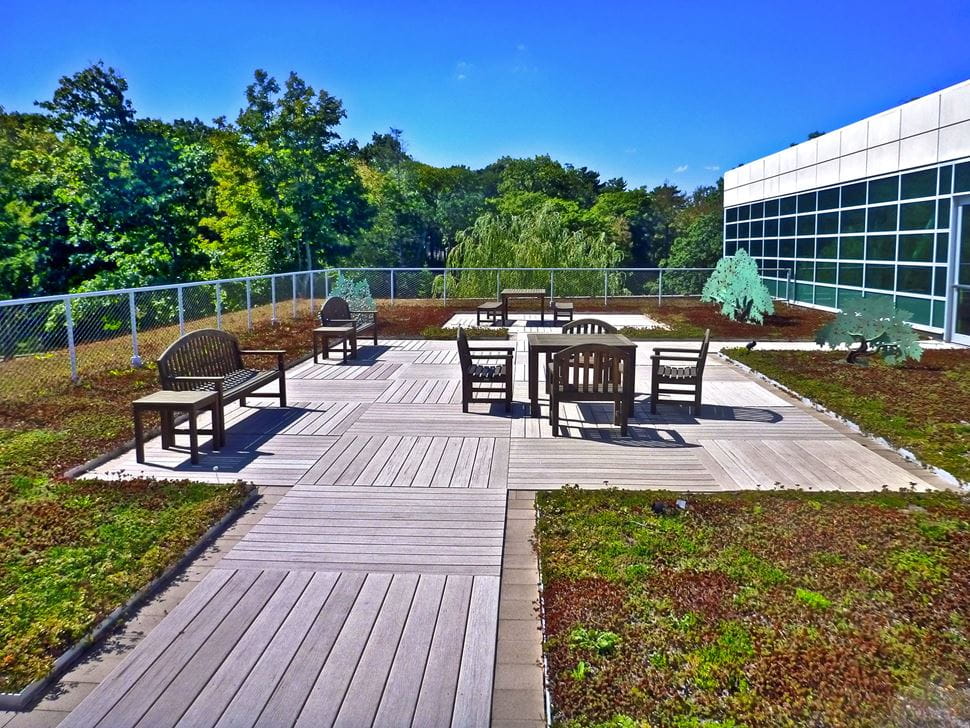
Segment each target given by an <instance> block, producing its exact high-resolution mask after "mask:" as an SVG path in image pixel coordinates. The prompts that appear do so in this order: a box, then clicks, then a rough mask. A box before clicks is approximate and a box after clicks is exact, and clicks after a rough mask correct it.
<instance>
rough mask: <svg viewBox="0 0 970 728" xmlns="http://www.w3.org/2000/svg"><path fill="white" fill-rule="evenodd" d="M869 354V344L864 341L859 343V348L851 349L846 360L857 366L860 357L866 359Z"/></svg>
mask: <svg viewBox="0 0 970 728" xmlns="http://www.w3.org/2000/svg"><path fill="white" fill-rule="evenodd" d="M868 352H869V342H868V341H866V340H865V339H863V340H862V341H860V342H859V348H858V349H853V348H852V347H849V355H848V356H847V357H846V358H845V360H846V361H847V362H849V364H855V363H856V360H858V359H859V357H864V356H865V355H866V354H867V353H868Z"/></svg>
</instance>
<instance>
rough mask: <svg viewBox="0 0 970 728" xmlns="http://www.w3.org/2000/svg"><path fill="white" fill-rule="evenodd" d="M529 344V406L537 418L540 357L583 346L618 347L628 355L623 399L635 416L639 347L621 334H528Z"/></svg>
mask: <svg viewBox="0 0 970 728" xmlns="http://www.w3.org/2000/svg"><path fill="white" fill-rule="evenodd" d="M527 340H528V342H529V404H530V405H531V411H532V416H533V417H539V413H540V411H539V355H540V354H554V353H556V352H557V351H562V350H563V349H565V348H567V347H570V346H576V345H579V344H605V345H606V346H615V347H616V348H617V349H620V350H621V351H624V352H626V353H627V355H628V361H627V364H628V366H629V369H628V370H627V371H625V372H623V399H624V401H625V402H626V404H627V411H628V412H629V413H630V415H633V399H634V389H633V387H634V380H635V379H636V366H637V345H636V344H635V343H634V342H632V341H630V340H629V339H628V338H626V337H625V336H621V335H620V334H528V336H527Z"/></svg>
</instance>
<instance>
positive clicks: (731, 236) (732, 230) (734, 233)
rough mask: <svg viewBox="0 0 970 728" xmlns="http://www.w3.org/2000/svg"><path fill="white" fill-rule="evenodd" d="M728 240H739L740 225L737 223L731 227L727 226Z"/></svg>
mask: <svg viewBox="0 0 970 728" xmlns="http://www.w3.org/2000/svg"><path fill="white" fill-rule="evenodd" d="M727 239H728V240H737V239H738V224H737V223H731V224H730V225H728V226H727Z"/></svg>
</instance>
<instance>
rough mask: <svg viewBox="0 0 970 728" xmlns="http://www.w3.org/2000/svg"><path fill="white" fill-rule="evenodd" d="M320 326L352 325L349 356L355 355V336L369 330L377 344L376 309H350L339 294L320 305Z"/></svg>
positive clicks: (375, 344)
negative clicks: (352, 331) (352, 335)
mask: <svg viewBox="0 0 970 728" xmlns="http://www.w3.org/2000/svg"><path fill="white" fill-rule="evenodd" d="M320 326H323V327H327V328H331V327H333V328H336V327H340V326H353V327H354V337H353V339H351V354H350V355H351V357H355V356H357V337H358V336H359V335H360V334H363V333H366V332H368V331H369V332H370V333H371V334H372V336H373V339H374V346H377V311H351V310H350V305H349V304H348V303H347V301H346V300H345V299H343V298H341V297H340V296H331V297H330V298H328V299H327V300H326V301H324V302H323V305H322V306H321V307H320Z"/></svg>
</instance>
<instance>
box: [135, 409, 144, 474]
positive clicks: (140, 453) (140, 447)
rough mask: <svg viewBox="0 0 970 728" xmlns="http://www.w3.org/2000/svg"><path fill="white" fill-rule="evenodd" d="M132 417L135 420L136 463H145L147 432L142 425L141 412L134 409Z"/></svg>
mask: <svg viewBox="0 0 970 728" xmlns="http://www.w3.org/2000/svg"><path fill="white" fill-rule="evenodd" d="M132 415H133V416H134V418H135V461H136V462H139V463H143V462H145V432H144V428H143V427H142V424H141V410H140V409H139V408H138V407H132Z"/></svg>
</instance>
